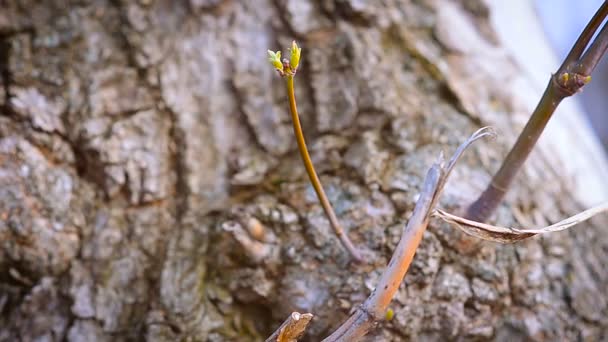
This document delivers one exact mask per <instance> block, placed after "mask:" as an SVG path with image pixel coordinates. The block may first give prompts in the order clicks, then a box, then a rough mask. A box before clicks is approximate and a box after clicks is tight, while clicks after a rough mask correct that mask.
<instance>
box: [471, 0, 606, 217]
mask: <svg viewBox="0 0 608 342" xmlns="http://www.w3.org/2000/svg"><path fill="white" fill-rule="evenodd" d="M606 16H608V1H605V2H604V3H603V4H602V6H601V7H600V8H599V9H598V10H597V12H596V14H595V15H594V16H593V18H592V19H591V21H590V22H589V23H588V24H587V26H586V27H585V29H584V30H583V32H582V33H581V35H580V36H579V38H578V40H577V41H576V43H575V44H574V46H573V47H572V49H571V50H570V53H569V54H568V56H567V57H566V59H565V60H564V63H562V65H561V66H560V67H559V69H558V71H557V73H556V74H554V75H552V76H551V78H550V79H549V84H547V88H546V89H545V92H544V93H543V95H542V97H541V99H540V102H539V103H538V105H537V106H536V108H535V109H534V112H533V113H532V116H531V117H530V119H529V120H528V123H527V124H526V126H525V127H524V129H523V131H522V132H521V134H520V135H519V137H518V138H517V141H516V142H515V145H514V146H513V148H511V151H509V154H508V155H507V157H506V158H505V160H504V161H503V163H502V165H501V167H500V169H499V170H498V172H497V173H496V174H495V175H494V177H493V178H492V181H491V182H490V184H488V186H487V188H486V190H485V191H484V192H483V193H482V194H481V195H480V196H479V197H478V198H477V200H475V202H473V203H472V204H471V205H470V206H469V208H468V209H467V213H466V218H468V219H470V220H473V221H479V222H483V221H486V220H487V219H488V218H489V217H490V215H492V213H493V212H494V211H495V210H496V208H497V207H498V205H499V204H500V202H502V199H503V198H504V196H505V194H506V193H507V191H508V189H509V188H510V187H511V184H512V183H513V180H514V179H515V176H516V175H517V173H518V172H519V170H520V169H521V167H522V166H523V164H524V162H525V161H526V159H527V158H528V156H529V155H530V152H531V151H532V149H533V148H534V146H535V145H536V142H537V141H538V138H539V137H540V135H541V134H542V132H543V130H544V129H545V126H546V125H547V123H548V122H549V119H551V116H552V115H553V113H554V112H555V109H556V108H557V106H558V105H559V104H560V102H561V101H562V100H563V99H564V98H566V97H569V96H572V95H574V94H576V92H578V91H579V90H580V89H582V87H583V86H584V85H585V84H587V83H588V82H589V81H590V80H591V77H590V76H589V75H590V74H591V72H592V71H593V70H594V68H595V66H596V65H597V63H598V62H599V60H600V59H601V58H602V56H603V55H604V53H605V52H606V49H607V48H608V29H607V28H606V25H604V27H603V28H602V30H601V32H600V33H599V34H598V35H597V37H596V38H595V40H594V41H593V42H592V43H591V45H590V46H589V48H588V49H587V51H586V52H585V54H584V55H583V52H584V51H585V48H586V47H587V45H588V44H589V41H590V40H591V39H592V37H593V35H594V34H595V32H596V31H597V29H598V28H599V26H600V25H601V24H602V22H603V21H604V19H605V18H606ZM581 55H582V57H581Z"/></svg>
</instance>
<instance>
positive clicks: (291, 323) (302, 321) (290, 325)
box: [266, 312, 313, 342]
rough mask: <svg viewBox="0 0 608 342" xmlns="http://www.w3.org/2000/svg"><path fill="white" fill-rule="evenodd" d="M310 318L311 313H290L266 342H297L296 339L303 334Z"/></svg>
mask: <svg viewBox="0 0 608 342" xmlns="http://www.w3.org/2000/svg"><path fill="white" fill-rule="evenodd" d="M312 317H313V314H311V313H305V314H301V313H299V312H292V313H291V315H289V317H287V319H286V320H285V322H283V324H281V326H280V327H279V329H277V330H276V331H275V332H274V333H273V334H272V335H270V337H269V338H267V339H266V342H297V341H298V338H300V337H301V336H302V334H304V331H305V330H306V327H307V326H308V323H310V320H311V319H312Z"/></svg>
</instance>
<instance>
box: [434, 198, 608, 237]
mask: <svg viewBox="0 0 608 342" xmlns="http://www.w3.org/2000/svg"><path fill="white" fill-rule="evenodd" d="M606 211H608V202H606V203H602V204H600V205H598V206H595V207H593V208H591V209H587V210H585V211H583V212H581V213H579V214H577V215H574V216H572V217H569V218H567V219H565V220H562V221H560V222H558V223H555V224H552V225H550V226H548V227H543V228H536V229H525V228H506V227H499V226H492V225H489V224H485V223H481V222H476V221H471V220H467V219H465V218H463V217H460V216H456V215H453V214H450V213H448V212H446V211H443V210H441V209H436V210H435V212H433V216H435V217H439V218H440V219H442V220H444V221H446V222H448V223H450V224H452V225H453V226H454V227H456V228H458V229H460V230H462V231H463V232H465V233H466V234H468V235H471V236H474V237H478V238H480V239H483V240H488V241H494V242H500V243H512V242H517V241H520V240H523V239H527V238H530V237H532V236H534V235H537V234H542V233H549V232H558V231H561V230H565V229H568V228H570V227H573V226H575V225H577V224H579V223H581V222H584V221H586V220H588V219H590V218H592V217H593V216H595V215H598V214H601V213H603V212H606Z"/></svg>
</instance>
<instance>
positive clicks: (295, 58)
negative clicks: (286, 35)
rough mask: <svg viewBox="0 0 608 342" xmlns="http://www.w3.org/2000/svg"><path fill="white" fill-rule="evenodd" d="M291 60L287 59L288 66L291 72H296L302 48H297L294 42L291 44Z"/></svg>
mask: <svg viewBox="0 0 608 342" xmlns="http://www.w3.org/2000/svg"><path fill="white" fill-rule="evenodd" d="M290 50H291V58H290V59H289V64H290V66H291V69H292V70H294V71H295V70H296V69H297V68H298V65H299V64H300V55H301V54H302V48H300V47H298V44H296V41H295V40H294V41H293V42H292V43H291V49H290Z"/></svg>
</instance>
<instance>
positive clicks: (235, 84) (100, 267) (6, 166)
mask: <svg viewBox="0 0 608 342" xmlns="http://www.w3.org/2000/svg"><path fill="white" fill-rule="evenodd" d="M67 2H68V1H44V2H38V1H25V0H19V1H17V0H15V1H11V0H8V1H0V6H1V7H0V75H1V78H0V80H1V84H0V85H1V86H2V89H1V90H2V91H1V92H0V105H1V107H0V114H1V116H0V175H1V176H0V216H1V218H2V220H1V221H0V341H17V340H21V341H34V340H36V341H63V340H67V341H127V340H143V339H145V340H149V341H226V340H234V341H248V340H252V341H253V340H260V339H262V338H264V337H266V336H268V335H269V334H270V332H272V331H273V330H274V329H276V328H277V327H278V325H279V324H280V322H281V321H283V320H284V319H285V317H287V316H288V315H289V314H290V313H291V312H292V311H299V312H312V313H314V314H315V319H314V320H313V322H312V323H311V325H310V327H309V330H308V332H307V337H306V338H307V339H308V340H311V341H314V340H319V339H320V337H323V336H325V335H327V334H328V333H329V332H330V331H331V330H332V329H334V328H335V327H336V326H337V325H339V323H340V322H342V321H343V320H344V319H345V318H346V317H347V315H348V313H349V310H350V309H352V308H353V306H355V305H358V304H359V303H361V302H362V301H363V299H364V298H365V297H366V296H367V295H368V294H369V292H370V291H371V290H372V289H373V287H374V285H375V284H376V281H377V279H378V276H379V274H380V273H381V271H382V268H383V267H384V265H385V264H386V262H387V260H388V258H389V257H390V254H391V252H392V249H393V248H394V246H395V244H396V243H397V241H398V238H399V234H400V232H401V227H402V225H403V222H404V219H405V218H406V217H407V216H408V215H409V214H410V213H411V210H412V208H413V204H414V201H415V196H416V194H417V192H418V191H419V189H420V186H421V180H422V177H423V176H424V174H425V172H426V170H427V168H428V167H429V166H430V165H431V162H432V161H433V160H435V159H436V157H437V155H438V154H439V152H440V151H441V150H444V151H446V152H451V151H452V150H453V149H454V148H455V147H456V146H457V145H458V144H459V143H460V142H462V140H463V139H464V138H465V137H467V136H468V135H469V134H470V133H471V132H473V131H474V130H475V129H477V128H479V127H480V126H482V125H494V126H496V127H497V128H498V129H499V131H500V133H501V134H502V137H503V138H501V139H500V140H499V141H497V142H495V143H489V144H482V145H483V146H478V147H476V148H474V149H473V150H472V152H469V153H467V155H466V158H465V160H464V161H463V162H462V163H461V164H460V165H458V166H457V169H456V172H455V174H454V175H453V177H452V179H451V181H450V183H449V184H448V188H447V189H446V193H445V195H444V198H443V201H442V206H443V207H445V208H448V209H451V210H457V209H458V208H461V207H462V206H463V205H465V204H467V203H469V202H470V201H471V200H472V199H473V198H474V197H475V196H476V195H477V194H478V193H479V191H480V190H482V187H483V186H484V185H485V183H486V182H487V181H488V179H489V178H490V172H491V170H495V169H496V168H497V166H498V163H499V162H500V159H501V158H502V156H504V154H505V152H506V151H507V147H508V145H509V142H511V141H513V139H514V137H515V134H516V133H517V132H519V129H520V128H521V127H522V124H523V123H524V121H523V120H522V118H526V117H527V115H528V111H527V108H523V106H522V105H521V104H519V102H518V97H517V94H516V93H514V92H512V91H510V90H509V89H511V88H510V87H505V84H510V82H511V81H512V79H513V75H517V74H518V72H519V69H518V67H517V66H516V65H514V64H513V63H512V61H511V59H509V56H508V55H506V54H505V53H504V52H503V51H502V50H501V48H500V46H499V43H498V42H497V39H496V38H495V35H494V33H493V31H492V28H491V25H490V24H489V22H488V17H487V15H488V10H487V8H486V7H485V5H484V3H483V2H481V1H478V0H461V1H458V2H453V1H444V0H438V1H422V0H420V1H390V0H387V1H378V2H373V4H371V3H372V2H364V1H355V0H332V1H316V2H313V1H308V0H306V1H304V0H259V1H258V0H256V1H236V0H233V1H231V0H190V1H185V0H182V1H169V0H164V1H161V0H145V1H144V0H139V1H121V0H113V1H103V0H100V1H70V4H69V5H68V4H67ZM68 8H69V10H68ZM293 38H296V39H298V40H299V42H300V44H301V45H302V46H303V56H304V62H303V65H302V66H301V68H300V70H301V71H300V72H299V73H298V76H297V79H296V88H297V97H298V101H299V107H300V111H301V114H302V116H303V117H302V120H303V124H304V128H305V131H306V132H307V135H308V140H309V144H310V145H311V149H312V153H313V159H314V162H315V164H316V165H317V167H318V169H319V170H318V171H319V172H320V173H321V174H322V177H321V178H322V181H323V182H324V184H325V187H326V190H327V193H328V196H329V197H330V200H331V201H332V202H333V203H334V206H335V209H336V211H337V214H338V215H339V217H340V219H341V221H342V222H343V224H344V226H345V228H346V229H348V231H349V234H350V236H351V237H352V239H353V241H354V242H355V243H356V245H357V246H359V247H360V248H362V249H363V250H364V251H365V253H366V255H367V256H368V259H369V260H370V261H371V262H370V264H369V265H365V266H359V265H352V264H349V262H348V256H347V255H346V253H345V251H344V250H343V249H342V247H341V245H340V243H339V242H338V240H337V239H336V237H335V236H334V235H333V232H332V230H331V227H330V226H329V224H328V222H327V220H326V219H325V217H324V215H323V211H322V209H321V207H320V206H319V205H318V203H317V200H316V198H315V195H314V192H313V190H312V188H311V187H310V185H309V184H308V182H307V178H306V175H305V174H304V173H303V167H302V166H301V164H300V160H299V157H298V155H297V153H296V151H295V143H294V139H293V136H292V132H291V127H290V123H289V115H288V113H287V102H286V100H287V99H286V96H285V94H284V90H283V84H282V81H280V80H278V78H277V76H276V74H275V73H274V72H273V70H272V68H271V67H270V66H269V65H268V64H267V61H266V56H265V55H266V49H268V48H273V49H277V48H279V47H287V46H289V43H290V42H291V39H293ZM497 71H500V72H497ZM546 158H549V159H546ZM545 161H548V162H549V163H547V162H545ZM553 162H554V160H551V159H550V157H547V156H542V155H539V154H535V155H534V156H533V157H532V159H531V160H530V163H528V165H527V172H526V173H525V174H524V175H522V176H521V177H520V178H519V182H518V184H517V185H516V187H515V189H514V191H512V192H511V193H510V196H509V199H508V201H507V203H505V205H503V206H502V207H501V208H500V211H499V213H498V215H497V221H499V222H500V224H502V225H515V224H517V225H520V226H521V225H523V226H536V225H541V224H545V223H547V222H554V221H557V220H559V219H561V218H563V217H565V216H567V215H569V214H573V213H574V212H576V211H577V210H579V209H580V206H579V205H578V204H577V202H576V201H575V200H573V199H572V197H571V196H570V195H569V194H570V189H569V187H568V182H567V181H566V180H565V179H562V180H561V181H560V176H559V172H557V173H556V172H553V171H554V170H559V165H554V166H553V167H549V166H548V164H551V163H553ZM590 167H592V165H590ZM548 180H550V181H548ZM602 222H603V224H602ZM606 223H607V222H606V220H605V219H601V218H600V219H596V220H592V221H591V223H588V224H585V227H583V228H579V229H577V230H574V231H572V232H564V233H557V234H548V235H544V236H541V237H536V238H534V239H531V240H530V241H527V242H523V243H518V244H516V245H496V244H491V243H479V242H478V241H476V240H474V239H472V238H469V237H466V236H463V235H462V234H461V233H460V232H458V231H456V230H454V229H451V228H450V227H449V226H447V225H445V224H442V223H440V222H438V221H432V222H431V224H430V227H429V230H428V232H427V233H425V236H424V240H423V242H422V245H421V247H420V249H419V250H418V252H417V255H416V258H415V261H414V263H413V266H412V268H411V270H410V272H409V273H408V275H407V276H406V279H405V283H404V285H403V286H402V288H401V290H400V291H399V293H398V296H397V298H395V300H394V302H393V305H392V309H393V310H394V312H395V316H394V318H393V319H392V320H391V321H390V322H386V323H384V324H382V325H381V326H380V329H378V330H377V331H375V335H373V336H371V337H370V340H375V341H401V340H403V339H404V338H409V339H415V340H446V339H454V340H464V339H467V340H468V339H478V340H499V341H513V340H535V341H543V340H546V341H557V340H570V341H572V340H589V341H595V340H600V339H602V338H603V339H605V338H608V337H607V336H606V331H608V321H607V319H606V317H608V306H607V298H606V293H608V273H607V272H606V270H605V267H604V266H603V265H605V264H606V262H608V231H606V229H605V228H606ZM602 228H603V229H602Z"/></svg>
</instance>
